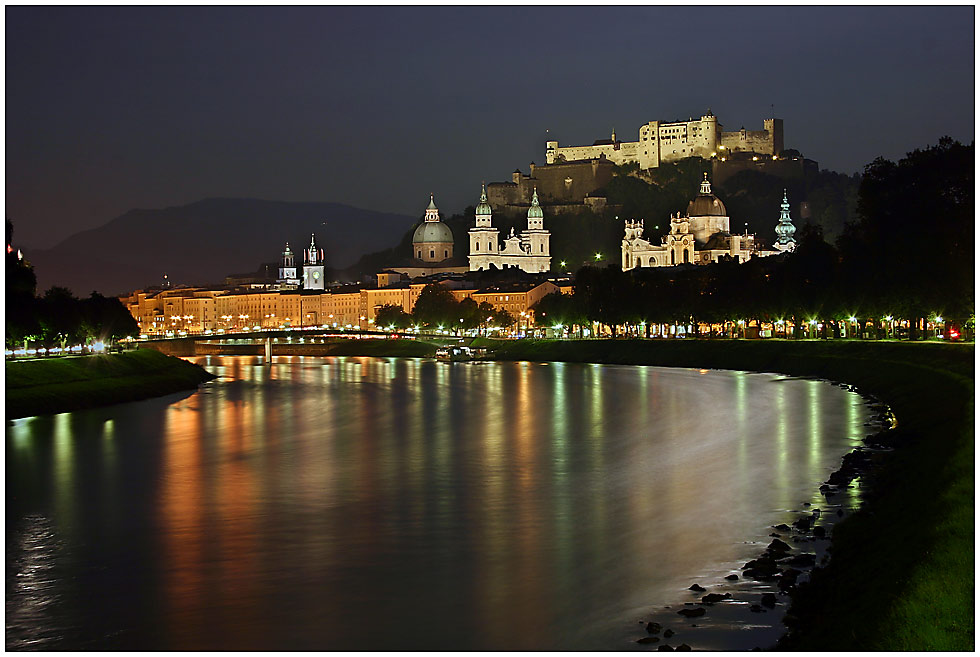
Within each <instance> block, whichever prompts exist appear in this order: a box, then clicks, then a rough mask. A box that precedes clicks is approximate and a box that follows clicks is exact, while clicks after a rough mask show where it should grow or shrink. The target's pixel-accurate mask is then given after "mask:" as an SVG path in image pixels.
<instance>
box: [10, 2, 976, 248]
mask: <svg viewBox="0 0 980 657" xmlns="http://www.w3.org/2000/svg"><path fill="white" fill-rule="evenodd" d="M5 16H6V41H7V43H6V48H7V49H6V56H7V66H6V112H7V123H6V128H7V129H6V135H7V144H6V145H7V151H6V157H7V160H6V163H7V195H6V201H7V207H6V215H7V217H8V218H10V219H11V220H12V221H13V222H14V227H15V231H16V233H15V235H16V238H17V240H16V241H17V242H18V243H19V244H23V245H30V246H34V247H48V246H52V245H54V244H55V243H57V242H59V241H60V240H62V239H64V238H65V237H67V236H69V235H71V234H73V233H75V232H77V231H79V230H84V229H87V228H92V227H95V226H98V225H101V224H103V223H105V222H107V221H109V220H110V219H112V218H114V217H116V216H118V215H120V214H122V213H123V212H125V211H126V210H129V209H131V208H134V207H140V208H159V207H166V206H172V205H182V204H185V203H189V202H193V201H196V200H199V199H202V198H207V197H243V198H262V199H270V200H285V201H333V202H339V203H347V204H350V205H354V206H358V207H362V208H368V209H373V210H381V211H389V212H401V213H406V214H411V215H421V214H422V212H423V210H424V208H425V206H426V204H427V202H428V194H429V192H435V194H436V201H437V202H438V204H439V205H440V208H441V209H442V210H443V211H444V212H446V213H447V214H448V213H451V212H455V211H459V210H461V209H462V208H463V207H464V206H465V205H468V204H475V203H476V201H477V198H478V196H479V189H480V181H481V180H487V181H495V180H509V177H510V173H511V172H512V171H513V170H514V169H515V168H518V167H519V168H521V170H523V171H524V172H527V171H528V164H529V163H530V162H531V161H535V162H537V163H538V164H543V163H544V159H545V158H544V142H545V140H546V139H547V138H549V136H550V138H552V139H557V140H559V142H560V143H562V144H563V145H580V144H591V143H592V141H594V140H595V139H599V138H608V136H609V132H610V130H611V128H613V127H615V128H616V131H617V135H618V136H619V138H620V139H623V140H628V141H633V140H635V139H636V132H637V130H638V128H639V126H640V125H641V124H642V123H645V122H646V121H649V120H655V119H660V120H675V119H681V118H683V119H687V118H688V117H698V116H700V115H701V114H702V113H704V112H705V111H706V110H707V109H708V108H710V109H711V110H712V111H713V112H714V113H715V114H716V115H717V116H718V117H719V120H720V121H721V122H722V123H723V124H724V126H725V129H726V130H737V129H739V128H740V127H742V126H744V127H745V128H747V129H750V130H761V129H762V120H763V118H765V117H766V116H769V115H770V113H771V110H770V105H774V106H775V114H776V116H778V117H781V118H783V119H784V121H785V137H786V147H788V148H796V149H798V150H800V151H802V152H803V153H804V154H805V155H806V156H807V157H810V158H813V159H815V160H817V161H819V163H820V166H821V168H828V169H833V170H837V171H842V172H845V173H853V172H855V171H860V170H861V169H862V168H863V166H864V165H865V164H866V163H868V162H870V161H871V160H872V159H874V158H875V157H876V156H879V155H881V156H884V157H887V158H890V159H896V158H899V157H901V156H902V155H903V154H904V153H905V152H906V151H909V150H911V149H913V148H917V147H924V146H926V145H928V144H934V143H936V141H937V140H938V138H939V137H940V136H942V135H945V134H948V135H950V136H952V137H953V138H955V139H959V140H961V141H964V142H970V141H972V140H973V138H974V7H973V6H959V7H943V8H926V7H919V8H915V7H867V8H848V7H828V8H777V7H684V8H676V7H649V8H648V7H633V8H589V7H579V8H566V7H543V8H529V9H524V8H511V7H500V8H405V9H403V8H394V7H380V8H367V9H361V8H339V7H296V8H287V9H278V8H260V7H254V8H249V7H246V8H241V7H228V8H220V7H219V8H188V7H160V8H149V9H143V8H123V7H118V8H117V7H108V8H61V7H10V6H8V7H6V9H5ZM546 130H548V131H550V132H546Z"/></svg>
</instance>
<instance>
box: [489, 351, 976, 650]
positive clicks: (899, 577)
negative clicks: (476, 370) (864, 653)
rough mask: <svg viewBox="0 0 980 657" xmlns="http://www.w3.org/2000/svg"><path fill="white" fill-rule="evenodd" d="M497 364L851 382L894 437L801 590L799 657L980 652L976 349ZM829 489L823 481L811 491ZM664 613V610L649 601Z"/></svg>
mask: <svg viewBox="0 0 980 657" xmlns="http://www.w3.org/2000/svg"><path fill="white" fill-rule="evenodd" d="M481 346H487V347H489V348H491V349H493V351H494V354H495V357H496V358H497V359H499V360H539V361H567V362H598V363H618V364H637V365H640V364H645V365H665V366H673V367H702V368H717V369H741V370H753V371H767V372H780V373H784V374H790V375H796V376H809V377H818V378H824V379H830V380H832V381H843V382H847V383H849V384H851V385H853V386H856V387H857V389H858V390H859V391H860V392H862V393H864V394H871V395H873V396H875V397H876V398H877V399H879V400H880V401H881V402H883V403H885V404H887V405H888V406H889V407H890V408H891V409H892V411H893V412H894V414H895V416H896V418H897V426H896V427H895V428H894V429H893V430H890V431H887V432H885V433H884V434H883V435H882V436H881V439H882V440H886V441H887V445H886V446H887V447H892V448H895V451H893V452H889V453H887V455H885V454H884V453H878V454H876V455H875V457H874V458H873V459H872V467H871V469H870V470H869V471H868V472H867V473H866V474H864V476H863V481H862V489H863V493H864V495H865V502H864V506H863V507H862V509H861V510H860V511H859V512H858V513H856V514H855V515H854V516H852V517H850V518H848V519H847V520H846V521H843V522H841V523H840V524H839V525H838V526H837V527H835V529H834V532H833V539H832V543H831V546H830V550H831V551H832V553H833V559H832V560H831V561H830V563H829V565H828V566H827V567H825V568H820V569H817V570H816V571H814V573H813V574H812V577H811V581H810V582H808V583H806V584H801V585H800V586H799V587H797V588H796V589H795V590H794V591H793V595H792V600H793V602H792V606H791V608H790V611H789V614H788V615H787V618H786V624H787V626H788V628H789V633H788V634H787V635H786V636H785V637H784V638H783V639H782V640H781V641H780V643H779V648H781V649H795V650H972V649H973V647H974V643H975V639H974V624H973V623H974V586H973V583H974V496H973V491H974V443H973V437H974V427H973V376H974V372H973V354H974V348H973V345H952V344H909V343H869V342H846V343H841V342H834V343H826V342H818V341H801V342H797V341H785V342H784V341H767V342H748V341H718V342H715V341H710V340H699V341H678V340H674V341H645V340H605V341H544V340H540V341H528V340H522V341H514V342H506V343H504V342H492V341H486V342H481ZM820 483H822V482H814V486H815V487H816V486H818V485H820ZM651 602H654V601H651Z"/></svg>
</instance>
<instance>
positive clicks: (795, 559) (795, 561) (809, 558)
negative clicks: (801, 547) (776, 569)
mask: <svg viewBox="0 0 980 657" xmlns="http://www.w3.org/2000/svg"><path fill="white" fill-rule="evenodd" d="M779 563H780V564H781V565H786V566H812V565H813V564H815V563H817V555H815V554H811V553H809V552H803V553H800V554H794V555H793V556H791V557H786V558H785V559H780V560H779Z"/></svg>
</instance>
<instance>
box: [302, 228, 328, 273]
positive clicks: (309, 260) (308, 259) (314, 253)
mask: <svg viewBox="0 0 980 657" xmlns="http://www.w3.org/2000/svg"><path fill="white" fill-rule="evenodd" d="M303 257H304V260H305V264H307V265H319V264H323V249H318V248H317V246H316V235H315V234H313V233H310V245H309V246H308V247H307V248H306V251H304V252H303Z"/></svg>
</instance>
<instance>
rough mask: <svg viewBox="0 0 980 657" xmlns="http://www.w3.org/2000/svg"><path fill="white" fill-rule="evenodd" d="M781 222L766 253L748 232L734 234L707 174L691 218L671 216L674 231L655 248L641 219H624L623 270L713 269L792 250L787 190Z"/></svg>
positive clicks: (690, 211) (690, 207)
mask: <svg viewBox="0 0 980 657" xmlns="http://www.w3.org/2000/svg"><path fill="white" fill-rule="evenodd" d="M781 208H782V209H781V213H780V223H779V225H778V226H777V227H776V235H777V241H776V248H775V249H774V250H773V249H766V248H764V247H763V246H762V245H761V244H760V243H759V242H758V241H757V240H756V236H755V235H750V234H748V232H746V233H745V234H743V235H733V234H732V233H731V232H730V230H729V228H730V223H731V220H730V218H729V216H728V213H727V210H726V209H725V204H724V203H722V201H721V199H719V198H718V197H717V196H715V195H714V194H713V193H712V192H711V183H710V182H709V181H708V174H707V173H705V174H704V181H703V182H702V183H701V191H700V193H699V194H698V195H697V196H696V197H695V198H694V199H693V200H692V201H691V202H690V203H688V206H687V213H686V215H685V216H682V215H681V213H680V212H678V213H677V215H676V216H675V215H671V217H670V232H669V233H668V234H667V235H664V236H663V238H661V243H660V244H654V243H653V242H651V241H650V240H647V239H644V238H643V229H644V225H643V220H642V219H639V220H631V219H627V220H626V227H625V228H626V234H625V235H624V237H623V242H622V249H621V250H622V263H621V264H622V267H623V271H629V270H630V269H635V268H637V267H672V266H675V265H683V264H709V263H712V262H719V261H721V260H735V261H737V262H745V261H747V260H749V259H751V258H753V257H756V258H758V257H764V256H770V255H775V254H778V253H783V252H785V251H792V250H793V249H794V248H795V245H796V242H795V240H793V232H794V231H795V230H796V228H795V227H794V226H793V224H792V221H791V220H790V218H789V201H788V200H787V198H786V191H785V190H783V203H782V206H781Z"/></svg>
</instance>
